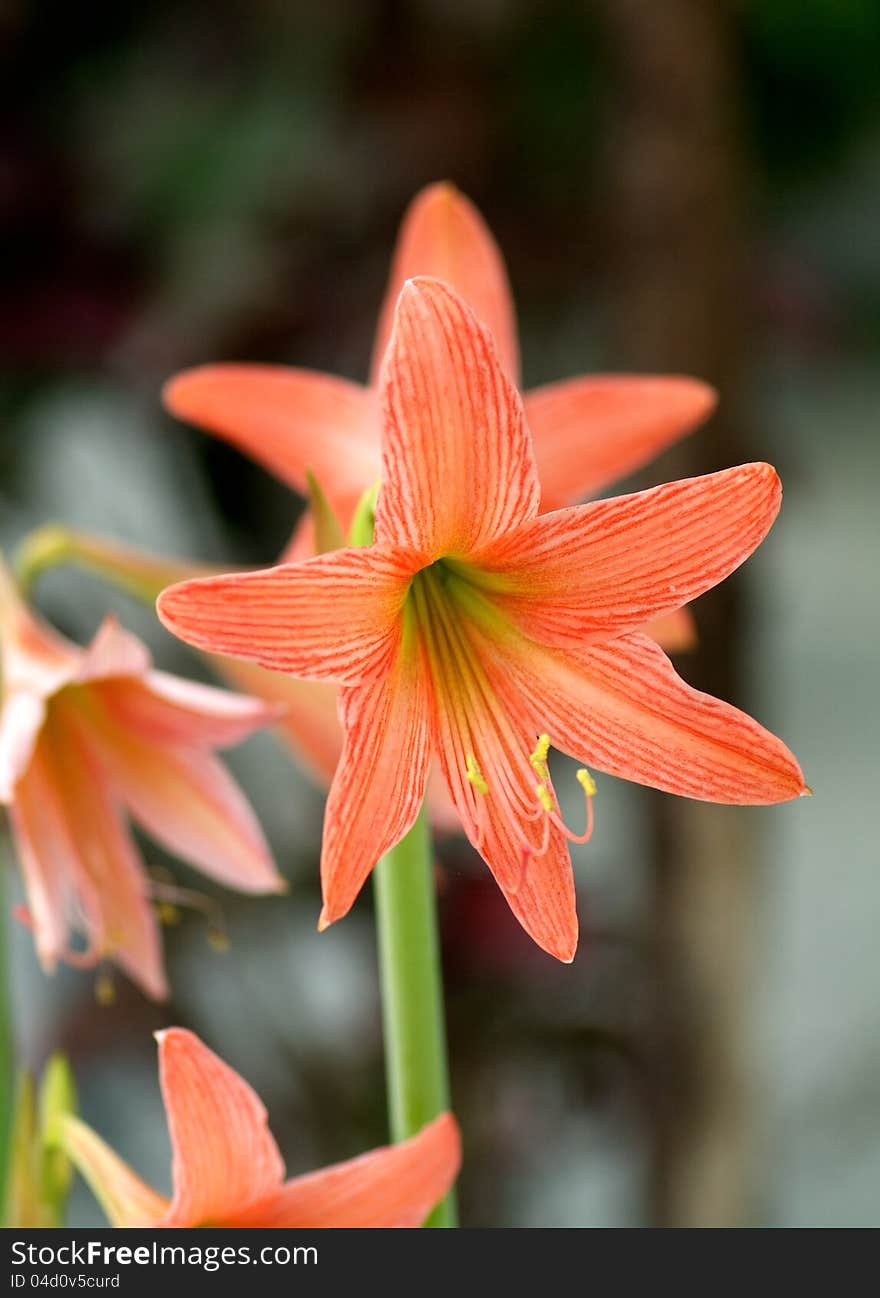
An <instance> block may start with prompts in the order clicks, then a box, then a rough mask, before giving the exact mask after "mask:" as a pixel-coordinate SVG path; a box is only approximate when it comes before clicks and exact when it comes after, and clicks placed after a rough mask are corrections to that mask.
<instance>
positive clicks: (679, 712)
mask: <svg viewBox="0 0 880 1298" xmlns="http://www.w3.org/2000/svg"><path fill="white" fill-rule="evenodd" d="M502 680H503V682H504V688H505V689H506V690H513V691H515V693H516V697H517V698H522V699H525V700H527V706H528V707H529V708H530V710H531V711H532V714H533V720H534V724H536V725H539V726H543V728H544V730H545V731H546V732H547V734H549V736H550V740H551V742H552V743H553V744H554V746H556V747H558V748H560V749H561V750H562V751H563V752H566V753H569V754H570V755H571V756H572V757H575V758H576V759H577V760H578V761H582V762H585V763H586V764H587V765H588V766H593V767H595V768H596V769H597V770H600V771H606V772H608V773H609V774H610V775H617V776H619V777H621V778H622V779H625V780H634V781H635V782H636V783H637V784H648V785H651V786H652V787H653V788H656V789H663V790H665V791H666V792H667V793H677V794H681V795H683V796H685V797H689V798H697V799H700V800H702V801H707V802H723V803H733V804H741V805H761V804H767V803H775V802H784V801H786V800H788V799H790V798H796V797H799V796H800V795H802V794H804V793H805V792H808V790H807V787H806V785H805V784H804V779H803V775H802V773H801V769H800V767H799V766H798V763H797V761H796V760H795V758H794V756H793V755H792V753H791V752H789V750H788V748H786V746H785V744H783V743H782V741H781V740H779V739H777V738H776V736H775V735H772V734H770V732H769V731H767V730H765V729H764V727H763V726H761V725H759V724H758V722H757V721H754V720H752V718H751V717H749V716H747V715H746V714H745V713H744V712H740V711H739V710H738V709H737V708H734V707H732V706H731V705H730V704H729V703H723V702H722V701H721V700H720V699H716V698H712V696H711V695H708V694H702V693H700V691H698V690H695V689H693V688H692V687H691V686H690V685H688V684H686V682H685V681H683V680H682V679H681V677H680V676H678V675H677V674H676V672H675V669H674V668H673V666H672V664H671V663H670V661H669V659H668V658H667V657H666V655H665V654H664V652H663V650H662V649H660V648H659V647H658V646H657V645H656V644H654V642H653V641H652V640H649V639H648V637H647V636H643V635H627V636H621V637H620V638H619V639H617V640H614V641H611V642H610V643H608V644H603V645H594V646H593V647H592V648H589V649H582V650H578V651H572V652H568V651H561V650H552V649H540V648H538V647H537V646H533V647H532V648H530V649H529V650H528V651H523V652H520V653H518V654H512V655H511V657H510V658H509V660H508V671H507V673H506V674H505V675H504V676H503V677H502Z"/></svg>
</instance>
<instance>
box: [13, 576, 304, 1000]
mask: <svg viewBox="0 0 880 1298" xmlns="http://www.w3.org/2000/svg"><path fill="white" fill-rule="evenodd" d="M0 663H2V711H0V803H3V804H5V805H6V806H7V807H8V808H9V817H10V822H11V826H12V834H13V839H14V842H15V847H16V850H17V855H18V859H19V862H20V864H21V869H22V873H23V875H24V883H25V890H26V894H27V903H28V909H27V912H26V918H27V920H28V922H29V924H30V925H31V927H32V928H33V930H34V935H35V940H36V945H37V952H38V954H39V957H40V961H41V963H42V965H43V967H44V969H45V970H46V971H47V972H51V971H52V970H53V969H54V968H55V966H56V964H57V963H58V961H59V960H66V961H68V962H69V963H71V964H75V965H78V966H81V967H89V966H94V965H95V964H97V963H98V962H99V961H101V960H105V959H106V960H112V961H114V962H115V963H116V964H117V965H119V966H120V968H122V969H124V970H125V972H126V973H127V974H128V975H129V977H130V978H132V979H133V980H134V981H135V982H136V983H137V984H138V985H139V986H140V987H141V988H142V989H143V990H144V991H145V992H146V993H147V995H149V996H152V997H155V998H161V997H163V996H165V995H166V994H167V986H166V981H165V974H164V970H163V964H162V953H161V944H160V940H159V931H158V924H157V920H156V917H155V915H154V912H153V905H152V901H151V892H150V883H149V880H148V878H147V876H146V874H145V872H144V869H143V864H142V862H141V860H140V857H139V855H138V852H137V850H136V848H135V845H134V842H133V840H132V838H131V834H130V832H129V830H128V827H127V824H126V812H128V813H130V815H131V816H132V817H133V818H134V819H135V820H136V821H137V822H138V823H139V824H141V825H142V826H143V828H144V829H145V830H146V831H147V832H148V833H149V834H150V835H151V836H152V837H153V838H154V839H155V840H156V841H157V842H158V843H161V844H162V846H163V847H166V848H167V849H168V850H169V851H171V852H173V853H175V854H176V855H178V856H180V857H182V858H183V859H184V860H187V861H189V862H190V863H191V864H193V865H195V866H197V867H198V868H199V869H201V870H203V871H204V872H205V873H206V874H209V875H211V876H212V877H213V878H215V879H218V880H220V881H221V882H222V883H225V884H227V885H228V886H230V887H233V888H237V889H240V890H241V891H243V892H254V893H264V892H282V891H284V889H285V883H284V880H283V879H282V878H281V876H280V875H279V874H278V873H277V871H276V869H275V866H274V864H273V862H272V859H271V855H270V853H269V849H268V847H267V845H266V841H265V839H264V837H263V834H262V831H261V829H260V826H259V824H258V823H257V820H256V817H255V816H254V813H253V811H252V809H251V807H250V805H249V803H248V802H247V801H246V800H245V798H244V796H243V794H242V792H241V790H240V789H239V787H238V785H237V784H236V783H235V782H234V781H233V779H232V778H231V776H230V775H229V773H228V772H227V770H226V768H225V767H224V766H223V765H222V763H221V762H220V761H219V760H218V759H217V758H216V757H215V756H214V754H213V752H212V751H211V750H212V749H214V748H217V747H226V746H229V745H231V744H235V743H238V742H239V741H240V740H242V739H244V738H245V737H246V736H247V735H249V734H251V733H252V731H254V730H256V729H257V728H258V727H260V726H263V725H266V724H267V723H268V722H271V721H273V720H275V719H276V717H277V711H276V710H275V709H273V708H271V707H270V706H268V705H267V704H266V703H264V702H262V701H258V700H255V699H250V698H245V697H243V696H241V695H236V694H230V693H227V692H226V691H224V690H217V689H213V688H211V687H210V686H206V685H199V684H195V683H193V682H190V681H185V680H181V679H179V678H178V677H176V676H169V675H166V673H164V672H159V671H155V670H153V668H152V665H151V661H150V655H149V653H148V651H147V649H146V647H145V646H144V645H143V644H142V643H141V642H140V641H139V640H138V639H137V638H136V637H135V636H133V635H131V634H130V633H129V632H127V631H125V630H123V629H122V628H121V627H120V626H119V625H118V624H117V623H116V621H115V620H114V619H113V618H107V619H106V620H105V622H104V623H103V625H102V626H101V628H100V630H99V631H98V633H97V635H96V636H95V638H94V640H93V641H92V643H91V644H90V645H89V647H88V648H87V649H83V648H81V647H80V646H78V645H75V644H72V643H71V642H70V641H69V640H66V639H64V637H62V636H61V635H59V634H58V633H57V632H56V631H54V630H53V629H52V628H51V627H49V626H48V625H47V624H46V623H44V622H43V621H42V620H40V619H39V618H37V616H36V615H35V614H34V613H33V612H32V610H30V609H29V608H28V607H27V606H26V605H25V604H24V602H23V601H22V600H21V598H20V597H19V595H18V592H17V591H16V589H15V586H14V583H13V581H12V579H11V577H10V576H9V574H8V572H7V571H6V569H5V567H3V565H2V563H0ZM72 932H77V933H79V934H81V935H82V936H83V937H84V938H85V946H84V947H83V948H82V949H74V948H73V947H72V946H71V933H72Z"/></svg>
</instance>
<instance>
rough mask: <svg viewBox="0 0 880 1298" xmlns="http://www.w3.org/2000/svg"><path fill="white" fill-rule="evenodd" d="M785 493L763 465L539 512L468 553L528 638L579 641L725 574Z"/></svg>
mask: <svg viewBox="0 0 880 1298" xmlns="http://www.w3.org/2000/svg"><path fill="white" fill-rule="evenodd" d="M781 498H782V488H781V485H780V482H779V478H778V477H777V475H776V471H775V470H774V469H773V468H771V466H770V465H769V464H744V465H741V466H740V467H738V468H735V469H727V470H725V471H724V472H722V473H711V474H708V475H707V476H705V477H702V478H688V479H685V480H683V481H681V482H671V483H667V484H666V485H664V486H662V487H654V488H652V489H651V490H650V491H642V492H639V493H637V494H636V495H632V496H617V497H614V498H612V499H610V500H601V501H597V502H595V503H594V504H590V505H580V506H575V507H573V508H570V509H562V510H559V511H557V512H556V513H555V514H542V515H541V516H540V517H539V518H537V519H534V520H532V522H530V523H527V524H526V525H525V526H524V527H521V528H519V529H518V530H517V531H515V532H511V533H510V534H509V535H508V536H506V537H503V538H501V540H500V541H499V542H498V543H497V544H496V545H495V546H494V547H488V548H487V550H486V551H484V552H483V553H482V554H478V555H474V556H472V558H471V562H472V564H473V565H474V566H475V567H477V568H479V569H480V570H481V571H482V572H483V574H484V577H483V585H484V588H485V589H486V591H487V592H489V594H490V597H491V598H492V599H493V600H494V602H495V603H496V606H497V607H498V608H500V609H501V610H502V611H503V612H504V613H506V614H507V615H508V616H509V617H510V618H511V619H512V620H513V621H515V622H516V623H517V624H518V626H519V627H520V628H521V629H522V630H523V631H525V633H526V634H527V635H529V636H531V637H532V638H533V639H535V640H539V641H541V642H542V643H546V644H556V645H572V646H577V645H582V644H584V642H585V641H589V640H599V639H607V638H608V637H610V636H616V635H620V634H622V633H623V632H626V631H630V630H633V629H635V628H638V627H641V626H644V624H645V623H646V622H648V621H649V620H650V619H652V618H655V617H658V616H660V615H662V614H664V613H669V612H672V611H673V610H674V609H676V608H679V607H680V606H681V605H682V604H683V603H685V602H687V601H688V600H691V599H694V598H695V597H696V596H697V595H701V594H702V593H703V592H704V591H706V590H709V589H710V588H711V587H712V586H715V585H717V583H718V582H719V581H721V580H723V578H725V577H727V576H728V575H729V574H730V573H731V572H733V570H734V569H735V568H737V567H738V566H739V565H740V564H741V563H742V562H743V561H744V560H745V559H746V558H748V556H749V555H750V554H751V553H752V551H753V550H754V549H755V547H756V546H757V545H758V544H759V543H760V542H761V541H762V540H763V538H764V537H765V536H766V534H767V532H768V531H769V529H770V527H771V525H772V523H773V520H774V519H775V517H776V515H777V513H778V511H779V505H780V501H781Z"/></svg>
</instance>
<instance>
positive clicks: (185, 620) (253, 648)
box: [157, 546, 413, 683]
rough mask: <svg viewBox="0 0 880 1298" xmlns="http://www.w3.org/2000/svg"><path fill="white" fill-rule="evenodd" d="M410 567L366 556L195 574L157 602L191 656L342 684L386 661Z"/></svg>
mask: <svg viewBox="0 0 880 1298" xmlns="http://www.w3.org/2000/svg"><path fill="white" fill-rule="evenodd" d="M412 568H413V565H412V563H411V562H410V561H408V560H407V559H405V558H402V557H399V556H395V555H393V554H391V553H390V552H387V551H382V550H380V549H379V547H377V546H371V547H369V548H368V549H352V550H337V551H335V552H334V553H332V554H321V555H318V556H317V557H316V558H314V559H307V560H305V561H304V562H303V563H295V564H282V565H280V566H279V567H276V568H267V569H263V570H261V571H258V572H247V573H237V574H232V575H229V576H222V577H205V578H202V579H200V580H197V581H186V582H182V583H181V584H180V585H178V586H171V587H169V588H168V590H166V591H163V592H162V594H161V595H160V596H159V600H158V603H157V609H158V612H159V617H160V618H161V620H162V622H164V624H165V626H166V627H167V628H168V630H169V631H171V632H173V634H174V635H176V636H179V637H180V639H181V640H185V641H186V643H187V644H191V645H194V646H195V647H196V648H197V649H206V650H208V652H209V653H220V654H229V655H232V656H233V657H236V658H245V659H247V660H249V661H250V662H255V663H257V664H258V665H259V666H261V667H268V668H270V669H271V670H273V671H283V672H289V673H290V674H291V675H293V676H304V677H307V678H311V679H313V680H335V681H338V682H340V683H352V682H355V681H358V680H362V679H364V678H365V677H367V676H369V675H371V674H372V673H373V672H374V671H375V670H376V669H377V667H381V666H382V664H383V663H384V662H386V661H387V659H388V656H389V653H390V652H393V650H394V648H395V645H396V641H397V635H398V623H399V616H398V615H399V613H400V609H401V607H402V604H403V599H404V596H405V594H406V587H407V584H408V582H409V578H410V575H411V573H412Z"/></svg>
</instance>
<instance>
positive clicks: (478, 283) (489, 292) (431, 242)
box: [372, 183, 519, 382]
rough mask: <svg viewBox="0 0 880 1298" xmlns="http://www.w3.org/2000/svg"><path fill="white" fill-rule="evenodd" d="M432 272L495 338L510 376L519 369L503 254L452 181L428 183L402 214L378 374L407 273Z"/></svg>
mask: <svg viewBox="0 0 880 1298" xmlns="http://www.w3.org/2000/svg"><path fill="white" fill-rule="evenodd" d="M420 275H430V276H431V278H432V279H441V280H444V281H445V282H446V283H447V284H448V285H449V286H450V288H453V289H454V290H455V292H456V293H457V294H458V295H459V297H462V298H464V300H465V302H467V304H468V305H469V306H470V307H471V308H472V309H473V312H474V314H475V315H476V316H477V318H478V319H479V320H482V322H483V324H484V325H486V327H487V328H488V330H489V332H490V333H491V334H492V336H493V337H494V339H495V344H496V346H497V348H498V355H499V356H500V357H501V362H502V364H503V365H504V368H505V369H506V371H507V374H508V375H509V377H510V378H511V379H512V380H513V381H514V382H516V381H517V378H518V375H519V347H518V344H517V337H516V317H515V314H514V307H513V297H512V296H511V292H510V285H509V283H508V280H507V271H506V269H505V266H504V259H503V258H502V256H501V253H500V251H499V249H498V245H497V244H496V242H495V240H494V239H493V237H492V234H491V232H490V231H489V228H488V226H487V225H486V223H485V221H484V220H483V218H482V217H481V216H480V214H479V212H478V211H477V209H476V208H475V207H474V205H473V203H471V202H470V201H469V200H468V199H467V198H465V196H464V194H461V193H459V191H458V190H457V189H456V188H455V186H454V185H449V184H444V183H441V184H437V185H429V186H428V188H427V189H423V190H422V192H421V193H420V194H417V195H416V197H415V198H414V199H413V201H412V203H411V204H410V206H409V209H408V210H407V213H406V215H405V216H404V218H403V224H402V225H401V228H400V234H399V236H398V239H397V246H396V248H395V251H394V259H393V261H392V264H391V276H390V278H389V281H388V289H387V292H386V294H385V301H384V303H383V305H382V311H381V314H380V316H379V328H378V330H377V333H376V345H375V350H374V352H373V367H372V373H373V380H374V381H375V380H376V379H377V378H378V375H379V371H380V369H381V366H382V359H383V357H384V355H385V348H386V347H387V345H388V340H389V338H390V337H391V331H392V329H393V327H394V313H395V310H396V308H397V299H398V297H399V296H400V292H401V289H402V288H403V286H404V284H405V283H406V281H407V280H408V279H415V278H416V277H417V276H420Z"/></svg>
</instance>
